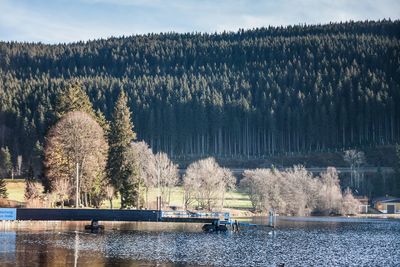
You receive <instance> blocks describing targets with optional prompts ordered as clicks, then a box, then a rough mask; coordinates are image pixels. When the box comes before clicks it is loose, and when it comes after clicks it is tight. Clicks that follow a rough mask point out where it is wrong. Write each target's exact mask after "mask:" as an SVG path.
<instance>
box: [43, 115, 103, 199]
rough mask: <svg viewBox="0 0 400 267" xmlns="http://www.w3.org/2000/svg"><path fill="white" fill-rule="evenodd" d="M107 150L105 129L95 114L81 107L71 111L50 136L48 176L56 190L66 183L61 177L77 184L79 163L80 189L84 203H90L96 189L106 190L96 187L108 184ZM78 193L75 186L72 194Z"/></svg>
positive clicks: (72, 185) (47, 148)
mask: <svg viewBox="0 0 400 267" xmlns="http://www.w3.org/2000/svg"><path fill="white" fill-rule="evenodd" d="M107 150H108V145H107V142H106V140H105V137H104V132H103V129H102V128H101V127H100V126H99V125H98V123H97V122H96V121H95V120H94V119H93V118H92V117H90V116H89V115H87V114H86V113H83V112H79V111H75V112H70V113H67V114H66V115H65V116H64V117H63V118H61V120H60V121H59V122H57V124H56V125H55V126H53V127H52V128H51V129H50V131H49V134H48V136H47V137H46V148H45V166H46V176H47V177H48V179H49V181H50V182H51V188H52V190H58V189H57V188H56V187H57V186H58V185H61V184H62V185H64V184H63V182H61V181H67V182H68V185H69V188H70V189H74V188H76V186H75V180H76V178H75V176H76V165H77V164H78V166H79V174H80V175H79V189H80V190H81V192H82V195H83V196H84V200H85V201H84V203H83V204H84V205H88V204H89V203H88V200H87V196H88V195H89V194H90V193H91V192H92V191H93V192H102V191H103V190H95V189H94V188H93V187H94V186H100V187H103V186H105V184H106V183H105V175H104V169H105V165H106V159H107ZM63 191H64V190H63ZM93 192H92V193H93ZM74 193H75V190H72V192H71V194H74ZM71 194H70V197H71ZM79 202H80V201H79Z"/></svg>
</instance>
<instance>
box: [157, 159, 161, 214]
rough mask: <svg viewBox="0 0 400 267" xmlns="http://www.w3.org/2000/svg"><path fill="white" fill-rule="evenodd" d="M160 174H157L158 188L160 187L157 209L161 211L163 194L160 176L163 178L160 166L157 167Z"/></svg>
mask: <svg viewBox="0 0 400 267" xmlns="http://www.w3.org/2000/svg"><path fill="white" fill-rule="evenodd" d="M157 169H158V172H157V187H158V190H157V191H158V192H157V209H158V210H161V192H160V176H161V170H160V166H159V165H158V166H157Z"/></svg>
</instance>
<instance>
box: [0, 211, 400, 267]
mask: <svg viewBox="0 0 400 267" xmlns="http://www.w3.org/2000/svg"><path fill="white" fill-rule="evenodd" d="M253 222H255V223H258V224H265V223H266V222H267V221H266V218H255V219H254V220H253ZM84 224H85V223H75V222H48V223H43V222H41V223H39V222H35V223H31V222H23V223H19V224H8V223H1V222H0V226H1V227H2V228H1V230H0V266H43V265H45V266H197V265H205V266H214V265H216V266H277V265H278V264H282V263H284V264H285V266H400V220H383V219H380V220H379V219H352V218H349V219H347V218H315V217H310V218H294V217H282V218H279V220H278V225H277V228H276V229H275V230H271V229H270V228H267V227H258V228H256V229H255V228H242V229H241V231H240V232H239V233H233V232H227V233H217V234H216V233H204V232H202V231H201V225H194V224H168V223H105V227H106V230H105V231H104V232H103V233H101V234H92V233H88V232H85V231H83V230H82V229H83V227H84Z"/></svg>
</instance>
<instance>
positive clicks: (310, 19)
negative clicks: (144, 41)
mask: <svg viewBox="0 0 400 267" xmlns="http://www.w3.org/2000/svg"><path fill="white" fill-rule="evenodd" d="M0 14H1V15H0V40H2V41H29V42H43V43H59V42H74V41H79V40H84V41H85V40H89V39H98V38H107V37H110V36H121V35H125V36H126V35H132V34H143V33H149V32H155V33H159V32H171V31H174V32H194V31H197V32H221V31H224V30H227V31H237V30H238V29H239V28H244V29H249V28H254V27H261V26H268V25H273V26H279V25H292V24H303V23H307V24H316V23H329V22H331V21H332V22H337V21H346V20H367V19H368V20H377V19H383V18H391V19H399V17H400V1H399V0H298V1H295V0H281V1H279V0H264V1H261V0H220V1H218V0H214V1H213V0H186V1H184V0H165V1H162V0H0Z"/></svg>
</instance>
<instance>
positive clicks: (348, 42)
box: [0, 20, 400, 161]
mask: <svg viewBox="0 0 400 267" xmlns="http://www.w3.org/2000/svg"><path fill="white" fill-rule="evenodd" d="M399 48H400V21H398V20H396V21H387V20H384V21H377V22H373V21H365V22H346V23H333V24H328V25H313V26H306V25H301V26H290V27H268V28H259V29H254V30H239V31H238V32H235V33H233V32H229V33H219V34H201V33H190V34H177V33H165V34H148V35H137V36H130V37H119V38H109V39H101V40H94V41H89V42H77V43H71V44H58V45H45V44H40V43H16V42H0V147H5V146H7V147H9V149H10V151H11V152H12V155H13V158H14V159H15V158H16V156H17V155H23V158H24V161H26V159H30V158H31V157H32V155H33V154H34V151H35V146H36V145H35V144H37V143H36V142H37V140H39V141H40V142H41V143H43V138H44V135H45V133H46V132H47V130H48V129H49V127H50V126H51V125H53V124H54V123H55V118H56V117H55V113H54V110H55V105H56V95H57V94H58V93H59V92H61V91H63V90H65V89H66V87H67V84H69V83H71V81H73V82H76V81H78V82H80V83H81V85H82V87H83V88H84V90H86V92H87V94H88V95H89V97H90V100H91V101H92V103H93V105H94V108H95V109H98V110H101V111H102V112H103V113H104V114H105V116H106V118H107V119H109V118H110V117H111V112H112V109H113V106H114V102H115V101H116V98H117V96H118V94H119V92H120V89H121V88H123V89H124V90H125V92H126V93H127V95H128V99H129V105H130V108H131V111H132V112H133V121H134V125H135V131H136V132H137V134H138V138H139V139H142V140H145V141H146V142H147V143H148V144H149V145H150V146H151V147H152V149H153V150H154V151H164V152H167V153H168V154H169V155H170V156H172V157H177V156H186V155H190V156H202V155H215V156H224V157H241V156H256V157H259V156H268V155H274V154H277V153H285V152H300V153H301V152H309V151H328V150H335V149H344V148H348V147H361V146H369V145H378V144H394V143H395V142H399V141H400V105H399V103H400V49H399Z"/></svg>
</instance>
